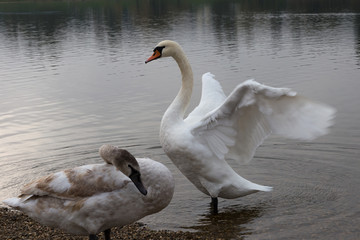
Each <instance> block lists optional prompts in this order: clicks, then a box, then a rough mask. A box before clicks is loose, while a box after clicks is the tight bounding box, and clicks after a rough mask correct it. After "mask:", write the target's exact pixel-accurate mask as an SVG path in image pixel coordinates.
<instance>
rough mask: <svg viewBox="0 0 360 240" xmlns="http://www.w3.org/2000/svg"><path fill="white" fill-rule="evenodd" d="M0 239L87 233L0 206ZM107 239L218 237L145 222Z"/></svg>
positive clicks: (81, 239)
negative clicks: (158, 227) (57, 226)
mask: <svg viewBox="0 0 360 240" xmlns="http://www.w3.org/2000/svg"><path fill="white" fill-rule="evenodd" d="M0 226H1V227H0V239H6V240H18V239H27V240H40V239H41V240H43V239H52V240H87V239H89V237H88V236H76V235H71V234H68V233H65V232H64V231H62V230H60V229H55V228H50V227H47V226H44V225H41V224H40V223H38V222H36V221H35V220H33V219H31V218H30V217H28V216H26V215H25V214H24V213H22V212H20V211H17V210H13V209H10V208H6V207H0ZM98 237H99V240H100V239H104V236H103V233H100V234H98ZM111 239H129V240H131V239H137V240H140V239H169V240H170V239H222V238H216V237H214V236H212V234H211V233H199V232H183V231H171V230H151V229H150V228H148V227H147V226H146V225H145V224H142V223H141V222H136V223H133V224H130V225H127V226H124V227H122V228H119V227H114V228H112V229H111Z"/></svg>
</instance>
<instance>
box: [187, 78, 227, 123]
mask: <svg viewBox="0 0 360 240" xmlns="http://www.w3.org/2000/svg"><path fill="white" fill-rule="evenodd" d="M214 77H215V76H214V75H213V74H211V73H209V72H208V73H205V74H203V75H202V90H201V98H200V103H199V105H198V106H197V107H196V108H195V109H194V110H193V111H192V112H191V113H190V114H189V115H188V117H187V118H186V119H185V121H187V122H193V121H199V120H200V119H202V118H203V117H204V116H205V115H206V114H207V113H209V112H210V111H212V110H213V109H215V108H216V107H218V106H220V105H221V104H222V103H223V102H224V101H225V99H226V96H225V94H224V91H223V90H222V87H221V85H220V83H219V82H218V81H216V80H215V78H214Z"/></svg>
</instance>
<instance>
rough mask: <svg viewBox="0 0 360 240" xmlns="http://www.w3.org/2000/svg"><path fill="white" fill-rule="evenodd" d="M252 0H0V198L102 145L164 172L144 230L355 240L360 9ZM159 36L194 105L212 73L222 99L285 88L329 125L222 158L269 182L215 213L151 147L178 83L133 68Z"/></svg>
mask: <svg viewBox="0 0 360 240" xmlns="http://www.w3.org/2000/svg"><path fill="white" fill-rule="evenodd" d="M261 2H262V1H253V2H252V4H250V5H249V3H248V1H236V2H231V1H228V2H220V1H219V2H218V1H213V2H211V3H206V2H201V1H200V2H195V3H194V2H193V3H192V1H183V2H181V3H178V2H172V1H168V2H166V1H154V2H153V1H137V2H136V3H133V2H132V1H121V2H119V1H106V2H101V1H85V2H79V3H78V2H51V1H50V2H49V1H48V2H44V3H41V2H36V3H31V2H16V3H12V2H11V1H10V2H6V3H0V53H1V54H0V83H1V88H0V99H1V101H0V112H1V114H0V171H1V176H2V177H1V179H0V199H4V198H7V197H10V196H14V195H16V194H18V188H19V187H20V186H21V185H22V184H24V183H26V182H28V181H29V180H31V179H33V178H36V177H39V176H42V175H45V174H48V173H51V172H54V171H58V170H61V169H65V168H69V167H73V166H77V165H82V164H89V163H97V162H101V161H102V160H100V158H99V157H98V148H99V147H100V146H101V145H102V144H104V143H111V144H115V145H119V146H122V147H124V148H127V149H128V150H129V151H131V152H132V153H133V154H134V155H136V156H139V157H140V156H148V157H151V158H153V159H155V160H157V161H159V162H162V163H164V164H165V165H166V166H167V167H168V168H170V169H171V171H172V172H173V174H174V176H175V180H176V189H175V195H174V198H173V200H172V202H171V204H170V206H169V207H167V208H166V209H165V210H163V211H162V212H160V213H158V214H156V215H152V216H149V217H146V218H145V219H143V220H142V221H143V222H145V223H146V224H148V225H149V226H150V227H151V228H154V229H172V230H188V231H211V232H213V233H214V236H216V234H218V233H220V232H225V233H226V234H227V236H228V238H229V239H231V238H234V239H239V238H240V239H241V238H244V239H291V238H292V239H294V238H296V239H356V238H358V237H359V235H360V229H359V226H360V209H359V206H360V200H359V199H360V192H359V187H358V186H359V184H360V177H359V176H360V163H359V155H360V150H359V149H360V141H359V139H360V128H359V122H360V114H359V113H360V105H359V103H360V94H359V93H358V91H359V90H358V89H359V87H360V83H359V80H360V10H359V9H360V7H359V4H357V3H352V4H350V3H351V1H349V2H348V3H347V4H343V5H342V4H339V3H338V5H336V4H335V3H332V4H324V3H325V2H327V1H319V4H317V5H312V4H310V3H306V4H305V3H304V4H300V5H297V4H295V3H294V2H293V3H291V1H276V2H275V1H274V2H272V1H268V2H267V3H268V4H264V3H263V4H261ZM275 3H276V4H275ZM281 3H283V4H281ZM285 3H287V4H285ZM314 4H315V3H314ZM163 39H173V40H176V41H178V42H179V43H180V44H181V45H182V46H183V48H184V50H185V52H186V53H187V55H188V58H189V60H190V62H191V64H192V67H193V70H194V75H195V79H197V81H196V82H195V88H194V95H193V99H192V105H191V107H194V106H196V103H197V102H198V100H199V97H200V89H201V81H200V79H201V75H202V74H203V73H205V72H208V71H211V72H212V73H213V74H215V75H216V78H217V79H218V80H219V81H220V82H221V84H222V86H223V88H224V90H225V92H226V93H229V92H230V91H231V90H232V89H233V87H234V86H236V85H237V84H238V83H240V82H242V81H244V80H246V79H249V78H255V79H256V80H257V81H259V82H262V83H266V84H267V85H271V86H276V87H291V88H293V89H294V90H296V91H298V92H299V93H300V94H302V95H305V96H307V97H309V98H313V99H316V100H318V101H322V102H325V103H328V104H330V105H332V106H333V107H335V108H336V109H337V118H336V124H335V125H334V127H333V128H332V129H331V133H330V134H329V135H327V136H324V137H321V138H319V139H317V140H316V141H314V142H299V141H289V140H286V139H282V138H277V137H271V138H269V139H267V140H266V141H265V142H264V144H263V145H262V146H261V147H260V148H259V149H258V151H257V153H256V155H255V158H254V160H253V161H251V162H250V163H249V164H248V165H241V166H239V165H236V164H232V165H233V166H234V168H236V170H237V171H238V172H239V173H240V174H241V175H242V176H244V177H245V178H247V179H249V180H251V181H253V182H256V183H259V184H263V185H269V186H273V187H274V190H273V192H270V193H257V194H253V195H250V196H247V197H244V198H240V199H236V200H220V201H219V207H220V214H219V215H217V216H212V215H210V211H209V202H210V199H209V197H208V196H205V195H204V194H202V193H201V192H199V191H197V190H196V189H195V188H194V187H193V186H192V185H191V183H190V182H189V181H188V180H186V179H185V178H184V177H183V176H182V175H181V174H180V172H179V171H178V170H177V169H176V168H175V167H174V165H173V164H172V163H171V161H170V160H169V159H168V158H167V157H166V156H165V154H164V152H163V151H162V149H161V147H160V144H159V140H158V129H159V123H160V120H161V116H162V114H163V112H164V111H165V110H166V108H167V106H168V105H169V103H170V102H171V101H172V99H173V97H174V96H175V95H176V93H177V91H178V88H179V86H180V81H179V79H180V73H179V71H178V68H177V66H176V64H175V62H174V61H173V60H171V59H162V60H159V61H156V62H152V63H149V64H146V65H145V64H144V61H145V60H146V59H147V58H148V57H149V56H150V55H151V53H152V49H153V47H154V46H155V45H156V44H157V43H158V42H159V41H161V40H163Z"/></svg>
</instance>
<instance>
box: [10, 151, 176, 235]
mask: <svg viewBox="0 0 360 240" xmlns="http://www.w3.org/2000/svg"><path fill="white" fill-rule="evenodd" d="M99 152H100V155H101V157H102V158H103V160H104V161H105V162H106V163H104V164H92V165H84V166H80V167H76V168H73V169H68V170H64V171H61V172H57V173H54V174H50V175H48V176H46V177H43V178H40V179H38V180H36V181H33V182H31V183H29V184H27V185H25V186H24V187H23V188H22V190H21V195H20V196H19V197H15V198H9V199H6V200H4V203H5V204H7V205H9V206H11V207H13V208H15V209H18V210H21V211H23V212H24V213H25V214H27V215H28V216H30V217H31V218H33V219H35V220H37V221H38V222H40V223H41V224H44V225H47V226H50V227H58V228H61V229H63V230H65V231H67V232H69V233H72V234H76V235H89V239H90V240H93V239H97V236H96V235H97V234H98V233H100V232H102V231H103V232H104V234H105V239H106V240H110V229H111V227H115V226H119V227H121V226H124V225H127V224H130V223H133V222H135V221H137V220H139V219H141V218H143V217H145V216H147V215H150V214H153V213H156V212H159V211H160V210H162V209H163V208H165V207H166V206H167V205H168V204H169V203H170V201H171V199H172V196H173V193H174V180H173V177H172V174H171V172H170V171H169V169H167V168H166V167H165V166H164V165H163V164H161V163H159V162H156V161H153V160H151V159H149V158H138V159H135V157H134V156H133V155H131V154H130V153H129V152H128V151H126V150H123V149H120V148H117V147H114V146H111V145H103V146H102V147H101V148H100V151H99Z"/></svg>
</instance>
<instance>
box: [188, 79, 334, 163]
mask: <svg viewBox="0 0 360 240" xmlns="http://www.w3.org/2000/svg"><path fill="white" fill-rule="evenodd" d="M204 75H205V74H204ZM213 77H214V76H213V75H211V74H210V73H208V74H207V75H205V79H206V78H210V81H209V83H210V82H211V83H210V84H208V86H210V85H211V86H215V85H216V86H217V87H214V89H216V91H217V90H219V89H220V90H221V87H220V85H219V83H218V82H217V81H216V80H215V79H214V78H213ZM203 82H204V76H203ZM214 82H216V84H215V83H214ZM208 86H207V87H208ZM204 89H206V91H207V92H206V93H204V92H203V94H202V100H201V103H200V104H199V107H200V105H201V104H204V102H203V101H205V102H211V100H210V99H209V98H210V97H211V96H213V97H216V94H214V95H211V94H210V93H211V90H209V89H211V88H206V87H205V88H204V87H203V90H204ZM214 89H213V92H214V91H215V90H214ZM216 91H215V92H216ZM221 92H222V90H221ZM205 96H207V97H205ZM203 98H204V99H203ZM221 100H222V101H223V102H222V103H221V104H220V105H217V106H214V105H213V106H212V109H213V110H208V112H206V113H204V110H205V108H203V109H202V110H203V111H202V112H201V111H199V110H197V114H198V115H197V117H200V115H199V113H200V112H201V113H202V114H203V115H202V116H203V117H202V118H201V119H200V121H198V122H197V123H196V124H194V125H193V126H194V127H193V129H192V133H193V134H194V136H195V137H198V138H201V139H199V140H201V142H205V143H206V144H207V145H208V148H209V150H210V151H211V152H212V153H213V154H214V155H215V156H216V157H217V158H218V159H224V158H232V159H236V160H238V161H241V162H248V161H250V160H251V159H252V157H253V156H254V153H255V150H256V148H257V147H258V146H259V145H260V144H261V143H262V142H263V141H264V139H265V138H266V137H267V136H268V135H269V134H271V133H275V134H278V135H281V136H284V137H287V138H295V139H303V140H311V139H314V138H316V137H319V136H321V135H324V134H326V133H327V132H328V128H329V127H330V126H331V125H332V123H333V122H332V120H333V118H334V115H335V110H334V109H333V108H331V107H329V106H326V105H324V104H321V103H317V102H314V101H311V100H308V99H306V98H304V97H301V96H297V94H296V92H294V91H292V90H291V89H289V88H273V87H268V86H265V85H262V84H260V83H258V82H255V81H254V80H248V81H245V82H244V83H242V84H240V85H238V86H237V87H236V88H235V89H234V90H233V91H232V93H230V95H229V96H228V97H227V98H226V99H224V100H223V99H221ZM207 108H209V105H208V106H207ZM189 116H190V115H189Z"/></svg>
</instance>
